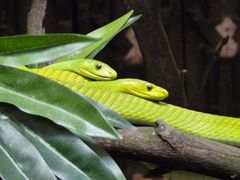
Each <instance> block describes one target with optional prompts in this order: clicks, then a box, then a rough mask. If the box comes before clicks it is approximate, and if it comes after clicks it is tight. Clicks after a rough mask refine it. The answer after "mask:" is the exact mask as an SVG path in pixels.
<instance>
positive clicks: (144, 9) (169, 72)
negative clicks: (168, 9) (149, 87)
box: [130, 0, 186, 106]
mask: <svg viewBox="0 0 240 180" xmlns="http://www.w3.org/2000/svg"><path fill="white" fill-rule="evenodd" d="M160 2H161V1H159V0H142V1H138V0H133V1H130V5H131V8H132V9H134V10H135V11H136V14H144V16H143V17H142V18H141V20H139V21H138V22H137V23H136V29H135V31H136V34H137V37H138V41H139V44H140V48H141V51H142V54H143V57H144V59H145V61H146V70H147V80H148V81H151V82H153V83H155V84H158V85H161V86H163V87H165V88H166V89H167V90H168V91H169V94H170V97H169V98H168V100H167V101H168V102H174V103H175V104H178V105H181V106H186V97H185V92H184V81H183V74H182V73H181V71H180V70H179V69H178V67H177V64H176V62H175V58H174V56H173V52H172V50H171V47H170V44H169V40H168V38H167V35H166V31H165V28H164V26H163V22H162V17H161V3H160Z"/></svg>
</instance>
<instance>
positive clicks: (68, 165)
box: [11, 122, 90, 180]
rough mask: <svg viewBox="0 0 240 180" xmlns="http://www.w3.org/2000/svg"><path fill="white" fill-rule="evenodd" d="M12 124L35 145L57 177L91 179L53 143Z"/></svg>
mask: <svg viewBox="0 0 240 180" xmlns="http://www.w3.org/2000/svg"><path fill="white" fill-rule="evenodd" d="M32 123H34V122H32ZM11 124H12V125H13V126H14V127H15V128H16V129H17V130H18V131H19V132H20V133H21V134H22V135H24V136H25V138H27V139H28V140H29V141H30V142H31V143H32V144H33V145H34V146H35V148H36V149H37V150H38V151H39V153H40V154H41V155H42V157H43V159H44V160H45V161H46V163H47V164H48V166H49V167H50V168H51V170H52V171H53V173H54V174H55V175H56V176H57V177H59V178H61V179H86V180H88V179H89V180H90V178H89V177H88V176H87V175H86V174H85V173H84V172H82V171H81V169H79V168H78V167H77V166H75V165H74V164H73V163H72V162H71V161H69V160H68V159H67V158H66V157H65V156H64V154H61V153H60V152H58V151H57V150H56V149H55V148H53V147H51V145H49V144H48V143H47V142H45V141H44V140H43V139H42V138H40V137H39V136H38V135H37V134H35V133H34V132H32V131H30V130H29V129H27V128H26V127H24V126H20V125H17V124H16V123H13V122H12V123H11ZM38 128H39V127H38ZM62 143H63V145H64V144H65V143H64V142H62Z"/></svg>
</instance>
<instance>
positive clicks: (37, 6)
mask: <svg viewBox="0 0 240 180" xmlns="http://www.w3.org/2000/svg"><path fill="white" fill-rule="evenodd" d="M46 8H47V0H32V5H31V9H30V11H29V13H28V17H27V33H28V34H41V33H42V24H43V19H44V17H45V12H46Z"/></svg>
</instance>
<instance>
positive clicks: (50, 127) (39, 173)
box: [0, 11, 140, 180]
mask: <svg viewBox="0 0 240 180" xmlns="http://www.w3.org/2000/svg"><path fill="white" fill-rule="evenodd" d="M132 13H133V12H132V11H130V12H129V13H127V14H126V15H124V16H122V17H120V18H119V19H117V20H115V21H113V22H111V23H109V24H107V25H106V26H104V27H101V28H99V29H97V30H95V31H93V32H90V33H88V34H87V35H79V34H46V35H36V36H33V35H21V36H10V37H0V44H1V46H0V177H1V178H3V179H59V178H60V179H71V180H72V179H125V177H124V175H123V174H122V172H121V170H120V169H119V167H118V166H117V165H116V163H115V162H114V161H113V159H112V158H111V157H110V156H109V155H108V154H107V153H106V152H105V151H104V150H103V149H102V148H101V147H99V146H98V145H97V144H96V143H95V142H94V140H93V138H92V137H102V138H110V139H116V140H118V139H121V138H122V137H121V135H120V134H119V133H118V132H117V131H116V129H115V127H118V128H133V126H132V125H131V124H130V123H129V122H127V121H126V120H125V119H124V118H122V117H120V116H119V115H117V114H116V113H115V112H113V111H111V110H109V109H108V108H106V107H104V106H102V105H100V104H99V103H97V102H95V101H93V100H91V99H90V98H87V97H85V96H83V95H81V94H79V93H75V92H73V91H71V90H70V89H68V88H66V87H64V86H61V85H60V84H58V83H56V82H54V81H52V80H49V79H46V78H44V77H42V76H39V75H35V74H33V73H30V72H26V71H23V70H20V69H17V68H16V66H19V65H32V64H33V65H34V64H36V63H43V62H48V61H53V60H57V61H64V60H71V59H75V58H89V57H91V58H92V57H94V56H95V55H96V54H97V53H98V52H99V51H100V50H101V49H103V48H104V47H105V46H106V44H107V43H108V42H109V41H110V40H111V39H112V38H113V37H114V36H115V35H116V34H117V33H118V32H120V31H121V30H123V29H125V28H126V27H128V26H130V25H131V24H132V23H133V22H135V21H136V20H137V19H139V17H140V16H135V17H131V16H132Z"/></svg>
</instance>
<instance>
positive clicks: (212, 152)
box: [96, 122, 240, 179]
mask: <svg viewBox="0 0 240 180" xmlns="http://www.w3.org/2000/svg"><path fill="white" fill-rule="evenodd" d="M119 132H120V133H121V134H122V136H123V140H120V141H111V140H106V139H96V140H97V142H98V143H99V144H101V145H102V146H104V148H106V150H107V151H109V152H110V153H111V154H112V155H113V156H116V157H125V158H126V157H129V158H133V159H138V160H143V161H149V162H155V163H159V164H161V168H163V169H167V170H168V171H171V170H189V171H194V172H198V173H202V174H206V175H210V176H213V177H217V178H221V179H239V178H240V149H239V148H236V147H233V146H229V145H225V144H222V143H218V142H213V141H209V140H205V139H200V138H196V137H193V136H189V135H187V134H185V133H183V132H180V131H178V130H175V129H174V128H172V127H170V126H168V125H166V124H165V123H163V122H159V126H158V128H152V127H139V128H138V129H136V130H119Z"/></svg>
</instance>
